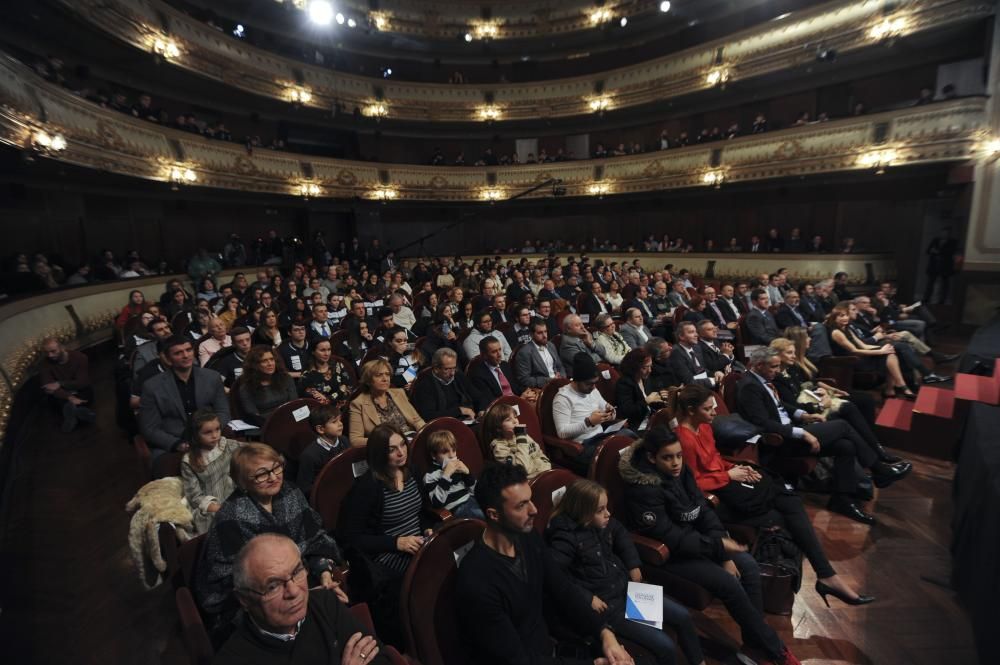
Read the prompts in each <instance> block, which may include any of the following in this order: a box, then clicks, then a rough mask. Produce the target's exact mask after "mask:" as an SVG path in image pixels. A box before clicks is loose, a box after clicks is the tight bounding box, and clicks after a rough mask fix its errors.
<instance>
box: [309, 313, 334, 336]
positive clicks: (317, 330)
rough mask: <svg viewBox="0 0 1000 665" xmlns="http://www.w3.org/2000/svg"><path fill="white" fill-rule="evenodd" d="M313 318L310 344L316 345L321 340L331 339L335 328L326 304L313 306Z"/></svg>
mask: <svg viewBox="0 0 1000 665" xmlns="http://www.w3.org/2000/svg"><path fill="white" fill-rule="evenodd" d="M312 317H313V318H312V321H310V322H309V343H310V344H315V343H316V342H317V341H318V340H320V339H330V335H332V334H333V326H332V325H330V319H329V318H328V315H327V307H326V304H324V303H320V304H317V305H313V308H312Z"/></svg>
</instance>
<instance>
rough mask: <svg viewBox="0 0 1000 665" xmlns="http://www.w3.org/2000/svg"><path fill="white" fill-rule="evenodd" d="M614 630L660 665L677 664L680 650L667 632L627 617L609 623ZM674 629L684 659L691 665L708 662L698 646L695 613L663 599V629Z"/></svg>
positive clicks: (699, 645) (670, 600)
mask: <svg viewBox="0 0 1000 665" xmlns="http://www.w3.org/2000/svg"><path fill="white" fill-rule="evenodd" d="M608 625H609V626H611V630H613V631H614V633H615V635H617V636H618V637H620V638H622V639H625V640H629V641H631V642H635V643H636V644H638V645H639V646H641V647H642V648H643V649H646V650H647V651H649V652H650V653H652V654H653V656H654V657H655V658H656V662H657V663H658V664H659V665H674V663H676V662H677V646H676V645H675V644H674V641H673V640H672V639H670V635H668V634H667V633H666V632H665V630H660V629H659V628H654V627H653V626H647V625H645V624H641V623H636V622H635V621H629V620H628V619H626V618H625V617H624V616H619V617H616V618H614V619H612V620H610V621H609V622H608ZM668 626H669V627H670V628H673V629H674V631H676V633H677V641H678V642H679V643H680V647H681V651H683V652H684V658H685V659H686V660H687V662H688V663H690V664H691V665H697V664H698V663H701V662H703V661H704V660H705V656H704V655H702V653H701V644H700V643H699V642H698V632H697V631H696V630H695V629H694V622H693V621H692V620H691V613H690V612H689V611H688V609H687V608H686V607H684V606H683V605H681V604H680V603H678V602H676V601H674V600H672V599H671V598H670V597H669V596H667V595H666V594H664V596H663V628H664V629H666V628H667V627H668Z"/></svg>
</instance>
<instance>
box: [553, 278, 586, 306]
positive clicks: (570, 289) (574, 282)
mask: <svg viewBox="0 0 1000 665" xmlns="http://www.w3.org/2000/svg"><path fill="white" fill-rule="evenodd" d="M579 281H580V280H579V278H578V277H577V276H576V275H570V276H569V277H567V278H566V282H565V283H564V284H563V285H562V286H560V287H559V288H558V289H556V293H557V294H559V297H560V298H562V299H563V300H565V301H566V302H568V303H569V307H570V309H571V310H575V308H576V297H577V296H578V295H580V287H579V285H578V283H579Z"/></svg>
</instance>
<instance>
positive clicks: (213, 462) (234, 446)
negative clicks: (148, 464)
mask: <svg viewBox="0 0 1000 665" xmlns="http://www.w3.org/2000/svg"><path fill="white" fill-rule="evenodd" d="M191 432H192V433H193V436H192V437H191V450H189V451H188V452H186V453H184V457H182V458H181V481H182V482H183V485H184V497H185V498H186V499H187V502H188V506H190V508H191V514H192V515H193V516H194V530H195V533H205V532H206V531H208V527H210V526H211V525H212V520H213V519H214V518H215V513H216V512H218V510H219V508H221V507H222V502H223V501H225V500H226V499H227V498H228V497H229V495H230V494H232V493H233V490H234V489H236V486H235V485H234V484H233V479H232V477H230V475H229V465H230V462H231V461H232V459H233V453H234V452H236V451H237V450H238V449H239V447H240V446H241V445H243V444H242V443H240V442H239V441H234V440H233V439H227V438H225V437H224V436H222V423H221V422H219V416H217V415H216V414H215V412H214V411H208V410H206V409H203V410H200V411H195V412H194V414H193V415H192V416H191Z"/></svg>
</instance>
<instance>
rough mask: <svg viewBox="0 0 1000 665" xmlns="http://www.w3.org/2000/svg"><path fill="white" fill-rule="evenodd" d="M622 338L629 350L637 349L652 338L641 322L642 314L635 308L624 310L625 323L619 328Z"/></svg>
mask: <svg viewBox="0 0 1000 665" xmlns="http://www.w3.org/2000/svg"><path fill="white" fill-rule="evenodd" d="M619 332H620V333H621V336H622V338H623V339H624V340H625V342H626V343H627V344H628V345H629V348H632V349H637V348H639V347H640V346H642V345H644V344H645V343H646V342H648V341H649V340H650V339H652V337H653V333H651V332H650V331H649V328H647V327H646V324H645V323H644V322H643V316H642V312H641V311H640V310H638V309H637V308H635V307H631V308H629V309H627V310H625V322H624V323H623V324H622V326H621V328H619Z"/></svg>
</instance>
